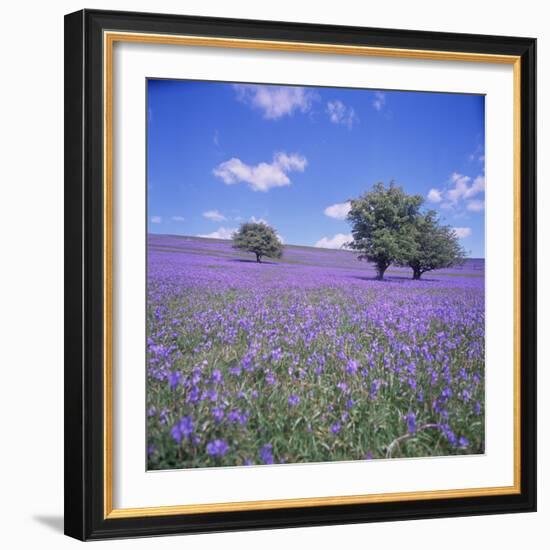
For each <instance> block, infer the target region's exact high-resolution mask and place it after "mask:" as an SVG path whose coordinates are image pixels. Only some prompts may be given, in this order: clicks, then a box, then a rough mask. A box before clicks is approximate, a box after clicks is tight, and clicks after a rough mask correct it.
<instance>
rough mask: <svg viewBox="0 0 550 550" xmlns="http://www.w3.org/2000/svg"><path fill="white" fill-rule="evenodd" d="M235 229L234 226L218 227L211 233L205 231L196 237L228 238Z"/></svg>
mask: <svg viewBox="0 0 550 550" xmlns="http://www.w3.org/2000/svg"><path fill="white" fill-rule="evenodd" d="M235 231H237V229H236V228H235V227H220V228H219V229H218V230H217V231H212V233H206V234H201V235H197V237H205V238H207V239H224V240H229V239H231V238H232V237H233V233H235Z"/></svg>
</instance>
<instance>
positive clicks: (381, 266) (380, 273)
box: [376, 264, 388, 281]
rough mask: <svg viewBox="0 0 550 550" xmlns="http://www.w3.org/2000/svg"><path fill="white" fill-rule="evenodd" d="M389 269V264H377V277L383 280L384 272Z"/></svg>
mask: <svg viewBox="0 0 550 550" xmlns="http://www.w3.org/2000/svg"><path fill="white" fill-rule="evenodd" d="M386 269H388V266H387V265H385V264H378V265H377V266H376V279H377V280H378V281H382V280H383V279H384V272H385V271H386Z"/></svg>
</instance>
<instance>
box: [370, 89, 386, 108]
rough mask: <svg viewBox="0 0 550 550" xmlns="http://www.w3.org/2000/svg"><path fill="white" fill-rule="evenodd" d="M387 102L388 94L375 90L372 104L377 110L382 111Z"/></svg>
mask: <svg viewBox="0 0 550 550" xmlns="http://www.w3.org/2000/svg"><path fill="white" fill-rule="evenodd" d="M385 104H386V95H385V94H383V93H382V92H375V93H374V99H373V100H372V106H373V107H374V108H375V109H376V110H377V111H381V110H382V109H383V108H384V105H385Z"/></svg>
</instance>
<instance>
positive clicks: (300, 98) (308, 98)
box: [234, 84, 316, 120]
mask: <svg viewBox="0 0 550 550" xmlns="http://www.w3.org/2000/svg"><path fill="white" fill-rule="evenodd" d="M234 88H235V90H236V92H237V97H238V99H239V100H240V101H242V102H243V103H246V104H248V105H250V106H252V107H253V108H255V109H259V110H260V111H262V112H263V116H264V118H267V119H271V120H276V119H278V118H281V117H283V116H286V115H288V116H291V115H293V114H294V112H295V111H301V112H302V113H307V112H308V111H309V110H310V109H311V105H312V103H313V101H314V100H315V98H316V94H315V93H314V92H312V91H310V90H307V89H306V88H301V87H299V86H258V85H254V84H247V85H244V84H235V85H234Z"/></svg>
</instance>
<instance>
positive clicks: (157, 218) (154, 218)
mask: <svg viewBox="0 0 550 550" xmlns="http://www.w3.org/2000/svg"><path fill="white" fill-rule="evenodd" d="M151 223H162V216H151Z"/></svg>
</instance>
